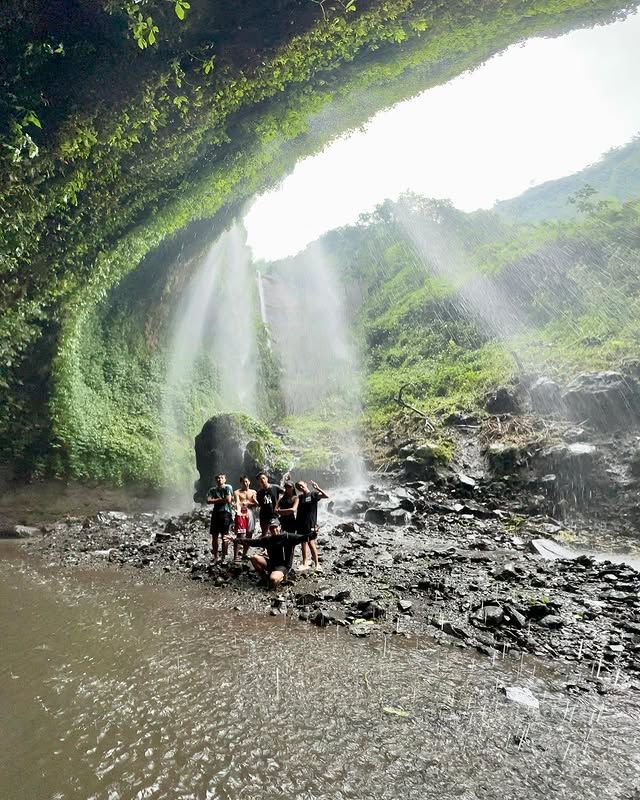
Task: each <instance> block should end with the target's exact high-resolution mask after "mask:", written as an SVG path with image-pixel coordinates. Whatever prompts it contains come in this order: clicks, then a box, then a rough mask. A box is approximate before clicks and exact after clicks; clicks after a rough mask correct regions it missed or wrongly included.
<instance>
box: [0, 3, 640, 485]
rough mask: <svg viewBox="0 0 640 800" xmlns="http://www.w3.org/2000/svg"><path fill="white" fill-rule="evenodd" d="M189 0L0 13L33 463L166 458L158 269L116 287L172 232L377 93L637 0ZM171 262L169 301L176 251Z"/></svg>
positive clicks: (0, 199) (249, 187) (12, 410)
mask: <svg viewBox="0 0 640 800" xmlns="http://www.w3.org/2000/svg"><path fill="white" fill-rule="evenodd" d="M144 5H145V7H149V8H151V7H152V6H154V5H156V6H157V7H158V8H161V4H153V3H149V2H146V3H145V4H144ZM191 5H192V8H191V9H190V10H189V13H188V14H187V15H186V17H185V19H184V20H183V22H180V21H178V20H175V19H173V18H172V17H171V14H173V9H172V7H171V4H169V5H168V11H167V13H166V14H164V12H158V13H156V12H155V11H154V13H153V14H152V18H153V22H154V24H157V26H158V28H159V31H158V34H157V40H158V41H157V43H154V42H151V41H150V39H149V31H150V28H147V29H145V31H142V30H141V29H140V28H138V29H137V32H136V31H135V30H133V29H132V25H131V23H132V19H131V15H130V13H129V11H130V9H129V8H128V4H126V3H108V4H107V3H105V6H104V7H103V6H101V5H100V4H99V3H97V4H93V5H91V6H87V5H86V4H83V3H80V2H76V3H71V4H68V5H65V4H62V3H61V4H59V5H58V4H50V6H47V7H46V8H45V7H42V8H41V7H40V6H34V5H32V4H29V3H26V2H24V0H13V2H12V3H11V9H10V10H9V11H8V12H7V13H6V14H5V15H4V17H3V20H2V22H1V23H0V26H1V27H0V34H1V37H0V38H1V42H2V43H1V45H0V63H1V64H2V65H3V66H2V68H1V71H0V85H1V86H2V87H3V89H4V96H3V100H2V102H3V104H4V105H3V106H2V110H3V121H4V123H5V124H4V127H3V129H2V130H1V131H0V136H2V142H1V143H2V145H3V147H2V151H1V153H2V155H1V156H0V217H1V225H0V272H1V275H2V282H1V289H0V310H1V311H2V317H1V321H0V363H1V364H2V373H1V374H0V390H1V391H2V398H1V400H2V403H1V411H0V452H1V453H2V455H3V457H4V458H5V459H7V460H9V461H11V462H12V463H14V464H20V465H21V467H22V468H23V470H24V471H25V472H29V471H31V472H32V471H33V470H34V469H35V470H39V471H43V472H44V471H49V472H51V471H53V472H57V473H60V474H70V475H78V476H83V477H94V478H102V479H109V480H111V481H122V480H125V479H129V477H130V476H132V475H135V476H136V477H137V478H139V479H141V480H146V481H150V482H157V481H158V480H159V478H158V476H159V466H158V465H159V463H160V460H161V456H162V452H161V438H160V427H159V423H158V419H159V407H160V404H161V383H162V381H161V370H162V364H163V353H162V350H163V346H164V344H165V342H164V338H163V337H164V336H165V335H166V328H163V327H162V324H161V322H162V319H163V318H164V317H166V314H165V312H164V310H163V308H162V307H160V309H155V308H154V309H152V310H151V312H150V313H149V315H148V316H146V317H145V315H143V314H140V313H136V312H137V311H138V310H139V309H140V308H141V309H144V308H146V307H147V304H146V301H145V299H144V291H145V287H143V288H142V289H141V296H140V304H139V307H137V306H136V305H135V303H132V302H131V301H128V302H129V309H128V312H127V313H126V314H124V313H119V310H118V309H119V307H120V299H119V298H118V295H117V293H116V292H115V291H114V290H115V289H116V287H117V286H118V285H119V284H120V283H121V282H122V281H123V280H124V278H125V277H126V276H127V275H128V274H129V273H131V272H132V271H134V270H137V269H139V268H140V265H141V264H142V267H143V269H144V260H145V258H146V257H147V256H148V255H149V254H151V256H152V255H153V252H154V251H156V250H157V249H158V248H159V247H160V246H161V245H162V244H163V243H165V242H167V241H168V240H170V239H171V238H172V237H174V236H176V234H178V233H179V232H180V231H182V230H183V229H185V228H187V227H188V226H190V225H192V224H193V223H194V222H196V221H198V220H208V219H214V218H215V217H216V214H218V213H219V212H221V211H223V210H224V209H229V208H234V207H235V208H237V207H238V203H239V202H241V201H242V200H243V199H245V198H247V197H249V196H250V195H251V194H253V193H254V192H256V191H259V190H261V189H263V188H265V187H266V186H268V185H270V184H271V183H273V182H274V181H276V180H278V179H279V178H280V177H281V176H282V174H283V173H284V172H285V171H286V170H287V169H289V168H290V167H291V166H292V165H293V163H294V162H295V160H296V159H297V158H298V157H300V156H301V155H303V154H305V153H309V152H314V151H315V150H317V149H318V148H319V147H321V146H322V145H323V144H324V143H326V142H327V141H328V140H329V139H330V138H331V137H332V136H334V135H336V134H337V133H339V132H341V131H342V130H344V129H345V128H348V127H351V126H353V125H357V124H360V123H361V122H363V121H364V120H365V119H366V118H367V117H368V116H369V115H370V114H371V113H373V111H375V110H377V109H378V108H380V107H383V106H385V105H388V104H390V103H392V102H394V101H395V100H397V99H401V98H403V97H406V96H408V95H410V94H412V93H415V92H417V91H419V90H420V89H422V88H425V87H426V86H429V85H434V84H436V83H438V82H439V81H441V80H443V79H444V78H446V77H449V76H451V75H453V74H456V73H457V72H459V71H460V70H462V69H465V68H468V67H470V66H473V65H474V64H477V63H479V62H481V61H482V60H483V59H485V58H486V57H487V56H489V55H490V54H491V53H492V52H496V51H497V50H500V49H501V48H503V47H505V46H506V45H508V44H510V43H511V42H513V41H516V40H518V39H520V38H522V37H524V36H526V35H531V34H532V33H541V32H549V33H555V32H559V31H563V30H567V29H569V28H571V27H575V26H577V25H588V24H593V23H594V22H600V21H610V20H611V19H613V18H615V17H616V15H621V14H624V13H625V11H626V10H628V9H629V8H631V7H632V4H623V3H620V2H612V1H611V0H600V2H596V3H594V2H587V0H562V1H561V0H546V2H535V3H533V2H532V3H528V2H525V3H522V2H520V1H518V2H515V0H495V1H493V2H482V3H476V2H471V1H470V0H456V2H452V3H448V4H446V6H443V5H442V4H437V3H431V2H427V1H426V0H423V2H413V1H412V0H380V1H378V2H373V1H371V2H362V3H358V4H357V10H356V11H355V12H350V11H348V10H347V9H346V7H345V6H339V7H338V8H337V10H335V11H331V13H330V14H329V18H328V19H325V17H324V16H323V15H321V14H320V13H319V9H318V7H317V5H316V4H313V3H309V4H306V3H302V2H294V1H293V0H292V1H291V2H287V1H286V0H283V2H281V3H279V4H278V5H277V7H276V8H274V7H272V6H269V7H268V8H264V7H263V6H262V5H261V4H258V3H248V4H244V5H242V6H240V7H235V6H234V7H233V9H231V8H228V9H224V8H222V7H221V6H220V5H219V4H212V3H210V2H205V1H204V0H203V1H202V2H201V3H196V2H195V0H194V2H193V3H192V4H191ZM43 8H44V9H45V10H43ZM107 12H110V13H107ZM163 14H164V15H163ZM136 19H137V17H136ZM133 24H134V25H135V24H136V23H135V19H134V21H133ZM130 34H133V37H132V36H131V35H130ZM141 35H144V36H145V37H146V41H147V45H148V46H147V47H146V49H144V50H142V49H140V47H139V44H140V42H139V38H140V36H141ZM154 35H155V34H154ZM207 67H208V68H207ZM354 93H358V95H359V96H360V99H361V102H359V103H358V104H355V103H353V102H352V99H353V96H354ZM312 120H316V121H320V122H321V123H322V124H320V125H318V126H314V127H313V128H311V127H310V122H311V121H312ZM285 145H286V146H285ZM190 234H191V231H189V232H188V235H190ZM154 263H155V264H156V267H157V270H156V274H154V275H153V276H152V278H151V279H150V283H151V284H154V285H155V286H156V287H160V290H159V291H160V296H161V298H162V299H163V302H165V303H166V302H167V299H166V297H165V296H163V295H162V291H161V287H162V286H163V285H164V283H165V281H166V280H168V278H167V275H166V274H165V273H166V271H167V270H169V275H171V269H170V265H169V264H160V263H159V262H158V261H155V262H154ZM161 306H162V303H161ZM158 320H160V322H158ZM150 329H152V330H153V331H154V335H152V336H150V335H149V330H150ZM116 362H117V363H116ZM120 362H124V363H120ZM207 393H208V387H203V396H204V395H206V394H207ZM215 410H216V409H215V408H211V413H213V412H214V411H215Z"/></svg>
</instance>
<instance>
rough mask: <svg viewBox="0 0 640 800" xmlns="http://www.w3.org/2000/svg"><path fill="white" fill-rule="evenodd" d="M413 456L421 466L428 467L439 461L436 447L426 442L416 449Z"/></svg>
mask: <svg viewBox="0 0 640 800" xmlns="http://www.w3.org/2000/svg"><path fill="white" fill-rule="evenodd" d="M413 456H414V458H416V459H417V460H418V461H419V462H420V463H421V464H426V465H429V464H433V463H434V462H436V461H438V460H439V458H438V453H437V449H436V445H434V444H431V443H429V442H425V443H424V444H421V445H419V446H418V447H416V449H415V450H414V451H413Z"/></svg>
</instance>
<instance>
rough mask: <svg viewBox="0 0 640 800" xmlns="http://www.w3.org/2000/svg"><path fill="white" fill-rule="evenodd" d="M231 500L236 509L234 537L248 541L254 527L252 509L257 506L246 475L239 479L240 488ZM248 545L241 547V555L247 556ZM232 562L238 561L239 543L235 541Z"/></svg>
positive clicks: (253, 490) (254, 493) (253, 491)
mask: <svg viewBox="0 0 640 800" xmlns="http://www.w3.org/2000/svg"><path fill="white" fill-rule="evenodd" d="M233 499H234V502H235V508H236V518H235V525H234V528H235V533H236V537H238V536H239V537H241V538H242V539H250V538H251V537H252V536H253V532H254V530H255V527H256V523H255V517H254V516H253V509H254V508H256V507H257V506H258V500H257V498H256V492H255V489H252V488H251V481H250V480H249V478H248V477H247V476H246V475H243V476H242V477H241V478H240V487H239V488H238V489H236V490H235V492H234V493H233ZM248 548H249V545H247V544H245V545H242V550H243V552H242V555H243V556H246V555H247V550H248ZM233 560H234V561H236V562H237V561H239V560H240V542H238V541H237V538H236V541H235V542H234V544H233Z"/></svg>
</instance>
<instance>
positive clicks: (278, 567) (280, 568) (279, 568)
mask: <svg viewBox="0 0 640 800" xmlns="http://www.w3.org/2000/svg"><path fill="white" fill-rule="evenodd" d="M272 572H281V573H282V574H283V575H284V577H285V578H286V577H287V575H288V574H289V567H287V566H286V565H285V564H275V565H272V564H271V562H270V561H269V559H267V569H266V573H267V575H271V573H272Z"/></svg>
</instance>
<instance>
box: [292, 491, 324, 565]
mask: <svg viewBox="0 0 640 800" xmlns="http://www.w3.org/2000/svg"><path fill="white" fill-rule="evenodd" d="M311 485H312V486H313V491H312V490H311V489H309V487H308V485H307V483H306V482H305V481H298V482H297V483H296V489H297V490H298V491H299V492H300V494H299V495H298V513H297V516H296V530H297V532H298V533H299V534H301V535H303V536H304V537H305V538H304V540H303V542H302V569H308V567H309V565H308V564H307V556H308V550H310V551H311V558H312V562H313V566H314V568H315V570H316V572H320V571H321V567H320V562H319V560H318V545H317V543H316V539H317V538H318V502H319V501H320V500H327V499H328V497H329V495H328V494H327V493H326V492H325V491H323V490H322V489H321V488H320V487H319V486H318V484H317V483H315V481H311ZM307 542H308V547H307Z"/></svg>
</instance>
